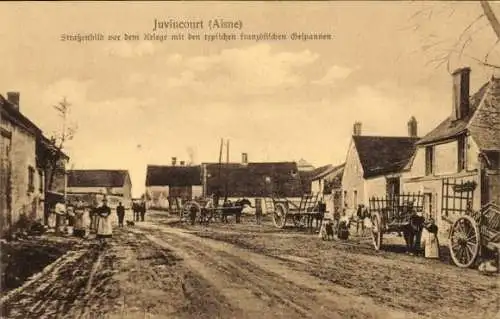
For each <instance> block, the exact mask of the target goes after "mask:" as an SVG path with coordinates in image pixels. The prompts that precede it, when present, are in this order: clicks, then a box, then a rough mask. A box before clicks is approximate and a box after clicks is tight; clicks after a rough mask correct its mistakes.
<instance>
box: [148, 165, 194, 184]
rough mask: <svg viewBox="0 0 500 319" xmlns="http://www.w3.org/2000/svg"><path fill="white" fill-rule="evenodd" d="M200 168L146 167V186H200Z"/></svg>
mask: <svg viewBox="0 0 500 319" xmlns="http://www.w3.org/2000/svg"><path fill="white" fill-rule="evenodd" d="M201 184H202V181H201V167H200V166H160V165H148V167H147V170H146V186H193V185H201Z"/></svg>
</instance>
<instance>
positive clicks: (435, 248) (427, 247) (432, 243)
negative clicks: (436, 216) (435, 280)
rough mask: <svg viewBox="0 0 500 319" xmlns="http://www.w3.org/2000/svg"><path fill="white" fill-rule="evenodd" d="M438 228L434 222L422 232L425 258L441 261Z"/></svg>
mask: <svg viewBox="0 0 500 319" xmlns="http://www.w3.org/2000/svg"><path fill="white" fill-rule="evenodd" d="M437 233H438V227H437V226H436V224H435V223H434V221H433V220H431V221H430V223H429V224H427V225H425V227H424V230H423V231H422V245H423V246H424V256H425V258H432V259H439V240H438V236H437Z"/></svg>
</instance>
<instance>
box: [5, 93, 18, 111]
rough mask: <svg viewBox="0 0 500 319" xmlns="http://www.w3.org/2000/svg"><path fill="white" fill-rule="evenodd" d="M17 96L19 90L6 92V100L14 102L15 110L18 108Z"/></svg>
mask: <svg viewBox="0 0 500 319" xmlns="http://www.w3.org/2000/svg"><path fill="white" fill-rule="evenodd" d="M19 98H20V93H19V92H7V101H9V102H10V103H12V104H14V106H16V109H17V110H19Z"/></svg>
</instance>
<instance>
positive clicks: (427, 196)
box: [424, 193, 436, 220]
mask: <svg viewBox="0 0 500 319" xmlns="http://www.w3.org/2000/svg"><path fill="white" fill-rule="evenodd" d="M434 199H435V198H434V196H433V194H432V193H424V214H425V216H426V217H427V218H429V217H430V218H433V219H434V220H436V207H435V203H434V202H435V201H434Z"/></svg>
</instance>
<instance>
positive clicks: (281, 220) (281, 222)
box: [273, 203, 287, 228]
mask: <svg viewBox="0 0 500 319" xmlns="http://www.w3.org/2000/svg"><path fill="white" fill-rule="evenodd" d="M286 215H287V209H286V207H285V205H283V204H282V203H277V204H275V205H274V212H273V221H274V225H275V226H276V227H278V228H283V227H285V224H286Z"/></svg>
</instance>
